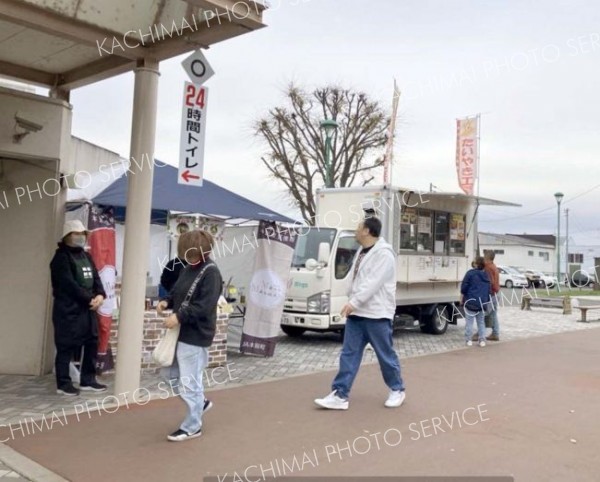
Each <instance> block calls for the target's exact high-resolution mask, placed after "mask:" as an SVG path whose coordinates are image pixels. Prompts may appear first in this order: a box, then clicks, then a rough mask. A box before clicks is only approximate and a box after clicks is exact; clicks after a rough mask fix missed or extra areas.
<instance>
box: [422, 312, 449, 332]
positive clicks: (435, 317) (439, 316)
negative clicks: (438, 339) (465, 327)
mask: <svg viewBox="0 0 600 482" xmlns="http://www.w3.org/2000/svg"><path fill="white" fill-rule="evenodd" d="M448 316H450V311H449V309H448V305H440V306H438V307H437V308H436V309H435V310H433V313H432V314H431V316H429V317H428V319H427V320H426V322H425V326H423V327H421V330H422V331H424V332H425V333H431V334H432V335H443V334H444V333H446V330H447V329H448Z"/></svg>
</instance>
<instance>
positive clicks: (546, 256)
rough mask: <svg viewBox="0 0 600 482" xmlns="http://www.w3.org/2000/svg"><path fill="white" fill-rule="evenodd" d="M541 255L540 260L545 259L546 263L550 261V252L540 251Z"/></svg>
mask: <svg viewBox="0 0 600 482" xmlns="http://www.w3.org/2000/svg"><path fill="white" fill-rule="evenodd" d="M539 255H540V258H544V261H548V260H549V259H550V253H548V252H544V251H540V252H539Z"/></svg>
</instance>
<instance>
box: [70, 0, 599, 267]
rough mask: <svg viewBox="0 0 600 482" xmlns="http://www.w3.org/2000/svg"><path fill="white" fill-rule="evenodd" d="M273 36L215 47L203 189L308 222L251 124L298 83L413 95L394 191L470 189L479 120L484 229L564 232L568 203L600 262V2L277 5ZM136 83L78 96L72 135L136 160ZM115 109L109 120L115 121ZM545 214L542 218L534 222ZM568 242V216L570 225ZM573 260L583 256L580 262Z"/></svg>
mask: <svg viewBox="0 0 600 482" xmlns="http://www.w3.org/2000/svg"><path fill="white" fill-rule="evenodd" d="M271 3H272V5H273V8H272V9H270V10H267V11H266V12H265V14H264V19H265V22H266V23H267V24H268V27H267V28H264V29H262V30H260V31H257V32H253V33H250V34H247V35H243V36H241V37H238V38H236V39H233V40H230V41H226V42H224V43H222V44H217V45H214V46H212V47H211V48H210V49H209V50H208V51H207V52H205V53H206V56H207V58H208V60H209V62H210V63H211V65H212V67H213V68H214V70H215V71H216V75H215V76H214V77H213V78H212V79H211V80H209V81H208V83H207V85H208V86H209V88H210V93H209V101H208V114H207V115H208V117H207V137H206V154H205V159H206V161H205V177H206V178H208V179H209V180H211V181H213V182H216V183H217V184H220V185H221V186H223V187H225V188H227V189H230V190H233V191H235V192H237V193H239V194H241V195H243V196H246V197H248V198H250V199H252V200H253V201H256V202H258V203H261V204H264V205H266V206H268V207H270V208H272V209H275V210H277V211H280V212H282V213H284V214H288V215H292V216H295V217H297V213H296V212H295V211H294V210H293V209H290V208H288V207H286V203H285V201H284V200H285V196H284V194H283V191H282V189H281V188H280V187H279V186H278V185H277V184H275V183H273V182H272V181H270V182H268V183H266V182H267V180H268V178H267V171H266V169H265V168H264V167H263V166H262V165H261V161H260V155H261V153H263V152H264V146H263V145H261V143H260V142H259V141H258V140H257V139H256V138H254V137H253V135H252V129H251V126H252V122H253V120H256V119H257V118H258V117H259V116H261V115H263V114H264V113H265V112H266V111H267V110H268V109H269V108H271V107H273V106H276V105H278V104H280V103H281V102H282V90H283V89H284V88H285V86H286V85H287V84H288V83H290V82H292V81H293V82H295V83H297V84H298V85H300V86H303V87H306V88H307V89H312V88H314V87H317V86H323V85H325V84H329V83H339V84H341V85H343V86H344V87H349V88H353V89H357V90H360V91H364V92H366V93H367V94H368V95H370V96H372V97H373V98H375V99H377V100H379V101H380V102H381V103H382V104H383V105H384V106H385V108H386V109H388V110H390V105H391V98H392V86H393V78H396V79H397V81H398V84H399V86H400V89H401V90H402V97H401V102H400V109H399V125H398V130H397V133H396V134H397V142H396V146H395V159H396V162H395V165H394V168H393V182H394V184H397V185H402V186H408V187H412V188H416V189H422V190H428V189H429V185H430V183H433V184H434V185H435V186H437V188H438V189H439V190H443V191H458V183H457V179H456V170H455V164H454V154H455V142H456V141H455V119H456V118H459V117H463V116H467V115H473V114H477V113H482V122H481V127H482V131H481V169H480V170H481V180H480V194H481V195H482V196H485V197H491V198H495V199H501V200H507V201H512V202H517V203H519V204H522V207H521V208H509V207H502V208H496V207H494V208H485V209H483V212H482V216H481V224H480V230H483V231H491V232H500V233H503V232H511V233H523V232H528V233H556V224H557V221H556V217H557V209H556V202H555V200H554V196H553V195H554V193H555V192H556V191H559V190H560V191H562V192H563V193H564V194H565V198H564V201H563V207H564V208H567V207H568V208H569V209H570V212H569V228H570V229H569V231H570V235H571V238H572V243H576V245H577V246H576V247H575V248H574V249H578V250H579V251H580V252H584V253H586V254H588V255H589V254H590V253H589V251H588V250H589V249H592V248H593V247H594V246H595V247H596V248H597V253H598V254H597V256H600V217H599V215H598V211H599V209H598V206H600V165H599V163H598V161H599V154H600V115H599V111H600V110H599V102H598V101H599V97H600V94H599V91H598V85H600V62H599V60H600V5H599V4H598V2H597V0H589V1H588V0H563V1H559V0H546V1H544V2H534V1H532V0H528V1H527V0H518V1H516V0H497V1H491V0H477V1H475V0H469V1H467V0H402V1H399V0H370V1H368V2H367V1H364V0H343V1H341V0H274V1H272V2H271ZM185 57H186V56H183V57H179V58H175V59H171V60H170V61H167V62H163V63H162V64H161V78H160V85H159V105H158V115H159V118H158V131H157V138H156V157H157V158H159V159H161V160H163V161H165V162H168V163H170V164H176V163H177V158H178V152H179V132H180V117H181V103H182V91H183V82H184V81H185V80H186V74H185V72H184V71H183V68H182V67H181V65H180V63H181V60H183V58H185ZM132 99H133V74H125V75H122V76H119V77H116V78H113V79H110V80H107V81H103V82H100V83H97V84H94V85H90V86H87V87H83V88H80V89H77V90H76V91H74V92H73V93H72V96H71V101H72V103H73V104H74V117H73V133H74V135H76V136H79V137H82V138H84V139H86V140H88V141H90V142H93V143H96V144H99V145H101V146H103V147H105V148H107V149H110V150H113V151H116V152H118V153H120V154H121V155H123V156H124V157H128V156H129V141H130V132H131V125H130V123H131V107H132ZM107 109H108V110H107ZM538 211H542V212H540V213H538V214H533V215H532V214H531V213H537V212H538ZM562 226H563V228H562V233H563V234H564V218H563V224H562ZM574 249H572V250H571V251H573V250H574Z"/></svg>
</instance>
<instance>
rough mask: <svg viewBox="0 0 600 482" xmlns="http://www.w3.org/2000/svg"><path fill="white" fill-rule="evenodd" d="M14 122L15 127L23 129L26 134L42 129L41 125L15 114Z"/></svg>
mask: <svg viewBox="0 0 600 482" xmlns="http://www.w3.org/2000/svg"><path fill="white" fill-rule="evenodd" d="M15 120H16V121H17V125H18V126H19V127H20V128H22V129H25V130H26V131H27V132H38V131H41V130H42V129H43V128H44V126H43V125H42V124H38V123H37V122H34V121H32V120H29V119H25V117H23V116H21V115H19V114H15Z"/></svg>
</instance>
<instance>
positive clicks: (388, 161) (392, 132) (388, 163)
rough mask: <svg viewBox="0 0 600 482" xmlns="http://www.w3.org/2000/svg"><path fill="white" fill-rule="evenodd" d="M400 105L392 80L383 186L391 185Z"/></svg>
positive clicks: (398, 95)
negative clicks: (392, 89) (392, 94)
mask: <svg viewBox="0 0 600 482" xmlns="http://www.w3.org/2000/svg"><path fill="white" fill-rule="evenodd" d="M399 103H400V89H398V85H397V84H396V79H394V97H393V98H392V117H391V119H390V127H389V131H388V140H387V144H386V146H385V154H384V162H383V184H385V185H386V186H387V185H389V184H391V183H392V163H393V162H394V140H395V137H396V118H397V117H398V104H399Z"/></svg>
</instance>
